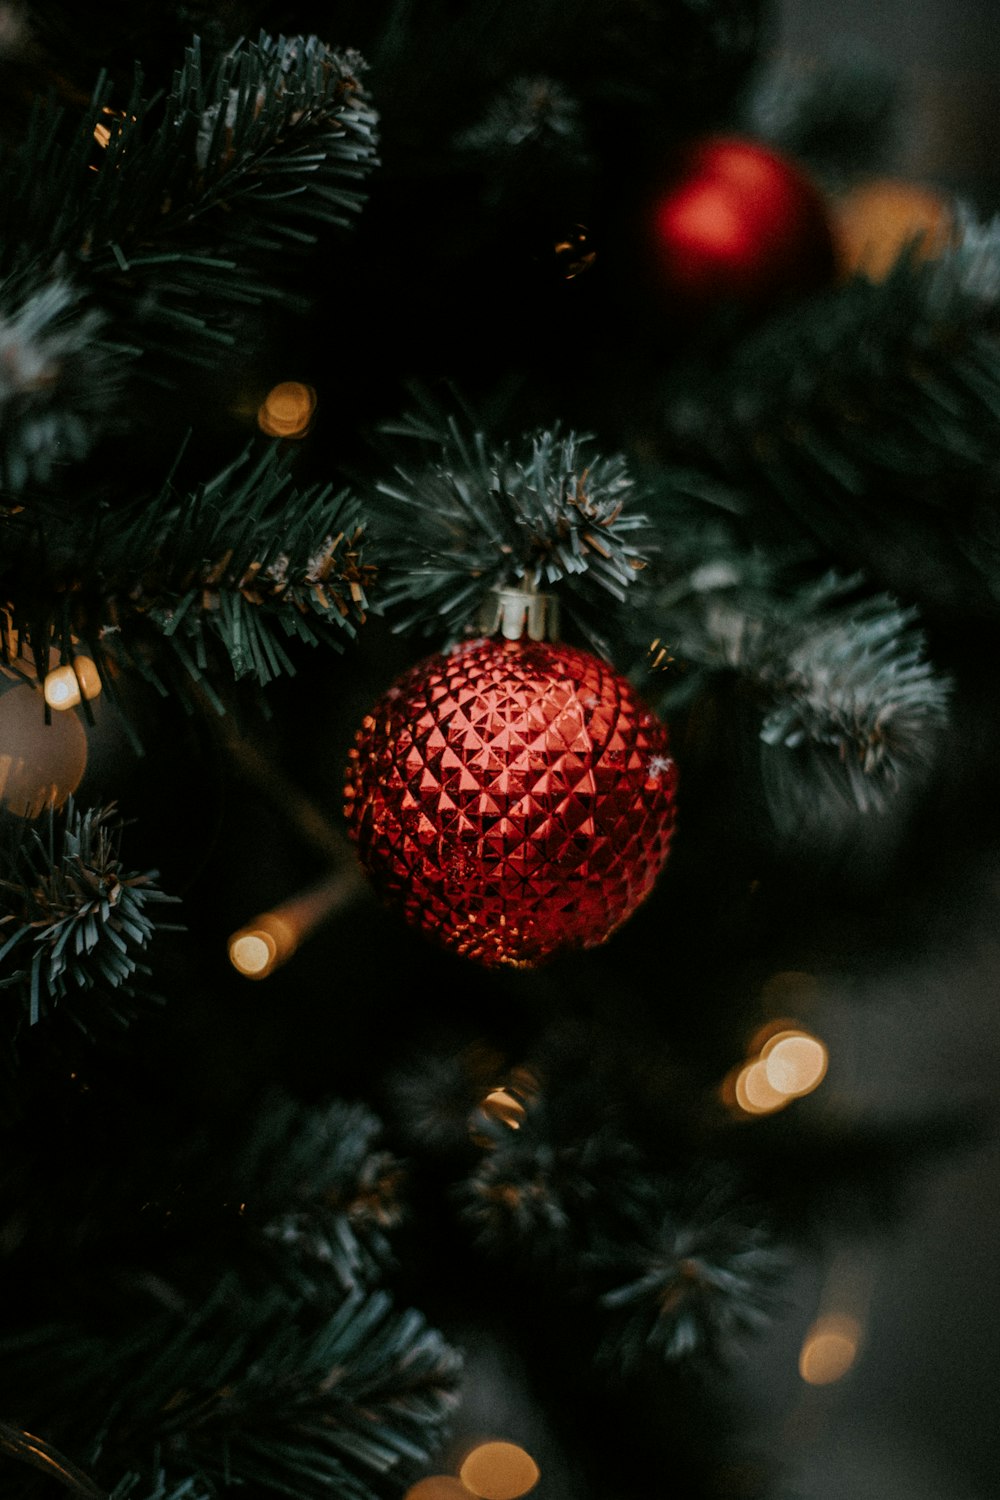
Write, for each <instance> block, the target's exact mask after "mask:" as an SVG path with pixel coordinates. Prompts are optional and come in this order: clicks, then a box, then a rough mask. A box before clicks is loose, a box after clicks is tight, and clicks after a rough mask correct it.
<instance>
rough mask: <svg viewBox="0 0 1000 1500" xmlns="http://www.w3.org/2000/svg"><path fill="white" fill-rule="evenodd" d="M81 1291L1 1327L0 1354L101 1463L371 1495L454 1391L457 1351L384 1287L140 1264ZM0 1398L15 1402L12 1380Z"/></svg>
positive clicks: (431, 1438) (413, 1449)
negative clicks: (27, 1320) (46, 1322)
mask: <svg viewBox="0 0 1000 1500" xmlns="http://www.w3.org/2000/svg"><path fill="white" fill-rule="evenodd" d="M90 1301H91V1305H92V1311H93V1320H92V1321H90V1322H84V1321H81V1322H79V1323H77V1324H73V1323H69V1324H58V1325H55V1324H54V1325H51V1326H48V1327H45V1326H40V1327H38V1328H37V1329H35V1330H32V1331H31V1332H30V1333H26V1334H24V1335H23V1336H21V1337H17V1336H14V1337H9V1338H6V1339H5V1340H4V1367H5V1371H6V1372H7V1376H8V1377H13V1376H14V1375H15V1372H16V1375H17V1377H18V1385H19V1386H20V1384H21V1383H22V1382H30V1383H31V1384H32V1385H33V1386H34V1385H35V1383H36V1382H41V1384H42V1386H43V1387H44V1388H45V1392H46V1394H45V1405H46V1408H47V1413H46V1415H47V1418H48V1420H47V1424H46V1425H47V1426H48V1428H49V1430H52V1429H58V1430H59V1431H60V1432H63V1433H65V1436H64V1437H63V1439H62V1441H63V1446H68V1445H69V1444H70V1443H71V1444H72V1446H73V1447H74V1448H75V1449H76V1450H77V1451H82V1452H83V1453H84V1461H85V1463H87V1464H88V1465H89V1466H90V1467H91V1468H92V1469H95V1468H96V1469H98V1470H99V1471H100V1472H101V1473H102V1474H105V1473H106V1474H108V1475H109V1476H110V1477H114V1478H117V1476H116V1475H115V1474H114V1466H115V1465H116V1464H119V1465H122V1466H123V1467H124V1464H129V1465H132V1464H134V1463H135V1461H136V1458H137V1457H138V1458H139V1459H140V1460H141V1458H142V1455H143V1454H144V1453H145V1455H147V1459H146V1468H145V1471H146V1472H147V1473H152V1472H155V1469H156V1466H157V1459H156V1454H157V1453H158V1454H160V1455H161V1458H160V1460H159V1462H161V1463H162V1462H164V1460H165V1461H166V1468H167V1472H168V1473H169V1472H171V1471H172V1472H173V1473H174V1474H175V1475H177V1476H183V1475H185V1474H192V1473H193V1474H195V1475H200V1476H201V1477H202V1479H203V1480H204V1481H207V1482H208V1483H209V1484H211V1483H212V1482H213V1481H214V1482H217V1483H229V1482H234V1481H235V1482H240V1481H243V1482H244V1483H245V1482H247V1481H252V1482H254V1483H256V1484H260V1485H269V1486H270V1487H271V1489H272V1492H277V1493H281V1494H290V1495H296V1496H317V1497H318V1496H322V1495H325V1494H326V1493H327V1492H328V1489H329V1487H330V1486H331V1485H332V1486H335V1487H336V1491H337V1493H339V1494H343V1495H347V1496H350V1497H352V1500H367V1497H369V1496H371V1495H372V1494H373V1489H372V1482H373V1481H375V1480H377V1479H378V1477H379V1476H380V1475H383V1474H386V1473H389V1472H392V1473H394V1474H396V1475H405V1474H406V1473H407V1472H410V1473H413V1472H414V1470H415V1469H416V1468H417V1467H418V1466H419V1465H420V1464H421V1463H423V1462H426V1460H427V1459H428V1457H429V1455H430V1451H431V1450H430V1448H429V1446H428V1445H429V1443H430V1444H433V1443H435V1442H436V1441H438V1440H439V1437H440V1429H441V1427H442V1424H443V1423H444V1422H445V1421H446V1419H447V1417H448V1415H449V1413H450V1410H451V1407H452V1405H453V1396H452V1394H451V1391H452V1387H453V1385H454V1382H455V1380H456V1377H457V1375H458V1369H459V1362H458V1357H457V1356H456V1354H455V1353H454V1351H452V1350H451V1349H449V1348H448V1346H447V1345H446V1344H445V1343H444V1341H443V1339H442V1338H441V1336H440V1335H439V1334H438V1333H436V1332H435V1331H434V1330H432V1329H430V1328H428V1326H427V1325H426V1323H425V1322H424V1320H423V1318H422V1317H421V1316H420V1315H419V1314H418V1313H416V1312H403V1313H399V1312H395V1311H394V1310H393V1308H392V1305H391V1300H390V1298H389V1297H388V1296H387V1295H386V1294H385V1293H384V1292H369V1293H366V1292H363V1291H360V1290H358V1291H356V1292H352V1293H349V1294H348V1295H346V1296H345V1297H343V1298H342V1299H338V1300H336V1301H331V1300H330V1298H329V1297H328V1296H327V1297H324V1296H322V1295H318V1296H316V1297H314V1298H312V1299H308V1300H306V1299H296V1298H293V1297H291V1296H290V1295H288V1294H287V1293H285V1292H283V1291H281V1290H280V1289H279V1288H276V1287H270V1288H264V1289H261V1288H260V1287H254V1286H252V1285H248V1284H246V1283H245V1282H242V1281H240V1280H239V1279H237V1278H236V1277H234V1276H231V1275H226V1276H223V1277H222V1278H221V1279H220V1281H219V1282H218V1284H217V1285H216V1286H215V1287H214V1288H213V1289H212V1290H211V1291H210V1292H209V1294H208V1296H207V1298H206V1299H205V1301H204V1302H202V1303H195V1302H193V1301H192V1300H191V1299H189V1298H188V1297H187V1296H185V1295H184V1293H183V1292H182V1291H181V1290H179V1289H178V1288H175V1287H172V1286H170V1285H168V1284H166V1283H165V1282H163V1281H161V1280H158V1279H156V1278H143V1277H134V1278H131V1279H126V1280H124V1281H122V1282H119V1283H118V1284H117V1285H108V1286H106V1287H103V1288H97V1289H95V1290H94V1291H93V1292H92V1294H91V1299H90ZM3 1384H4V1386H5V1387H7V1386H8V1380H7V1379H6V1378H5V1379H4V1381H3ZM36 1388H37V1387H36ZM4 1401H5V1403H6V1406H7V1408H8V1409H10V1408H11V1403H13V1404H14V1406H15V1407H19V1406H20V1405H21V1402H20V1401H19V1400H18V1397H17V1390H16V1389H15V1388H13V1387H10V1388H5V1390H4ZM88 1434H90V1436H88ZM120 1472H121V1470H120V1469H119V1473H120ZM11 1493H12V1494H13V1493H16V1492H15V1491H11ZM25 1493H26V1494H27V1493H29V1491H27V1490H25Z"/></svg>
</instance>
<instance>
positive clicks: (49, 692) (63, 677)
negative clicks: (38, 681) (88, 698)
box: [42, 662, 81, 713]
mask: <svg viewBox="0 0 1000 1500" xmlns="http://www.w3.org/2000/svg"><path fill="white" fill-rule="evenodd" d="M42 692H43V693H44V694H45V701H46V703H47V704H48V705H49V707H50V708H54V709H56V710H57V711H58V712H60V713H61V712H63V711H64V710H65V709H67V708H75V707H76V705H77V704H78V703H79V702H80V698H81V693H80V684H79V682H78V681H77V679H76V673H75V672H74V671H73V668H72V667H71V666H70V664H69V662H66V663H64V664H63V666H61V667H54V668H53V670H52V671H51V672H48V673H46V676H45V681H44V683H43V684H42Z"/></svg>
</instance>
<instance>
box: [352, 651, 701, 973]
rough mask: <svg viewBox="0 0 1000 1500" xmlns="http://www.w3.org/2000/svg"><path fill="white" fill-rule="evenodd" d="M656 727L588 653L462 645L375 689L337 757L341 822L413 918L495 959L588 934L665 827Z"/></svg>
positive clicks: (641, 869) (640, 871) (669, 782)
mask: <svg viewBox="0 0 1000 1500" xmlns="http://www.w3.org/2000/svg"><path fill="white" fill-rule="evenodd" d="M675 786H676V768H675V765H674V761H673V760H672V758H671V755H670V749H669V740H668V735H667V730H666V728H665V727H664V725H663V724H662V723H660V721H659V720H658V719H657V718H655V717H654V715H653V714H652V713H651V712H650V711H649V709H648V708H646V707H645V706H644V704H643V703H642V702H641V700H640V699H639V697H638V695H637V694H636V692H635V691H634V689H633V688H632V687H631V686H630V684H629V683H628V682H627V681H626V679H625V678H624V677H622V676H621V675H620V674H619V673H617V672H615V671H613V670H612V669H611V668H610V667H608V666H607V665H605V664H604V663H602V662H600V661H599V660H598V659H597V658H596V657H594V656H592V655H591V654H590V653H589V652H586V651H580V650H577V649H575V648H574V647H571V646H566V645H561V644H558V645H553V644H548V643H538V642H533V641H527V640H519V641H504V640H476V641H471V642H468V643H466V644H463V645H461V646H458V647H456V648H454V649H453V650H452V651H450V652H448V653H446V654H442V655H435V656H431V657H428V658H427V659H425V660H424V661H422V662H419V663H418V664H417V665H416V666H414V667H412V668H411V669H410V670H409V671H408V672H407V673H405V674H404V675H403V676H402V677H401V678H399V680H398V681H397V682H396V683H395V684H394V685H393V686H392V687H391V688H390V689H389V691H388V692H387V693H386V694H385V695H384V696H383V697H382V698H381V699H380V700H379V702H378V703H377V704H376V706H375V707H374V708H373V710H372V712H371V713H370V714H368V715H367V716H366V718H365V719H364V722H363V723H362V726H361V728H360V729H359V731H358V734H357V737H356V741H355V745H354V748H353V749H352V750H351V752H350V758H349V761H348V767H347V784H346V807H345V812H346V816H347V820H348V831H349V833H350V836H351V837H352V839H354V841H355V842H356V844H357V848H358V853H359V856H360V858H361V862H362V864H363V865H364V867H365V868H366V870H367V871H368V873H369V875H370V876H371V878H372V881H373V882H374V884H375V887H376V889H377V890H379V891H380V892H381V894H382V895H383V896H384V897H385V898H386V899H387V900H388V901H390V902H393V903H398V904H399V906H400V907H401V908H402V912H403V915H404V916H405V917H406V919H407V921H409V922H410V923H411V924H412V925H413V926H415V927H418V928H421V929H422V930H423V931H424V932H425V933H427V934H428V935H429V936H431V937H432V938H434V939H435V940H436V941H438V942H439V943H441V944H443V945H444V946H445V947H447V948H449V949H451V950H452V951H454V952H457V953H461V954H463V955H465V956H466V957H467V958H472V959H476V960H477V961H478V962H480V963H482V964H485V965H487V966H490V967H493V966H496V965H501V964H507V965H511V966H513V967H516V968H530V967H533V966H534V965H536V964H539V963H541V962H543V961H544V960H545V959H548V958H550V957H551V956H552V955H553V954H556V953H558V952H560V951H564V950H566V949H574V948H575V949H579V948H592V947H595V946H596V945H597V944H599V943H603V942H605V941H606V940H607V938H608V937H610V935H611V934H612V933H613V932H614V931H615V929H616V928H617V927H619V926H620V925H621V923H622V922H624V921H625V919H626V918H627V917H628V916H630V915H631V913H632V912H633V911H635V909H636V907H637V906H638V905H639V904H640V903H641V902H642V901H643V900H644V899H645V898H646V897H647V896H648V894H649V892H650V890H651V889H652V887H653V883H654V881H655V880H656V877H657V875H658V874H659V871H660V869H661V867H662V866H663V863H664V861H665V859H666V857H667V853H668V850H669V847H670V839H671V835H672V833H673V828H674V797H675Z"/></svg>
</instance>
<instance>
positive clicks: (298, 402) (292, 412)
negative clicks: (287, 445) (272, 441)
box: [257, 380, 316, 438]
mask: <svg viewBox="0 0 1000 1500" xmlns="http://www.w3.org/2000/svg"><path fill="white" fill-rule="evenodd" d="M315 409H316V392H315V391H314V390H313V388H312V386H311V385H303V383H302V382H301V381H300V380H283V381H282V382H281V384H280V385H276V386H273V387H272V389H271V390H269V391H268V393H267V395H266V396H265V397H264V400H263V401H262V402H261V404H260V406H259V408H258V410H257V426H258V427H259V428H260V430H261V432H263V433H266V434H267V436H268V437H281V438H300V437H305V435H306V433H307V432H308V431H309V425H310V423H311V422H312V416H313V412H314V411H315Z"/></svg>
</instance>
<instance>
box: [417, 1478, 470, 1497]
mask: <svg viewBox="0 0 1000 1500" xmlns="http://www.w3.org/2000/svg"><path fill="white" fill-rule="evenodd" d="M403 1500H469V1492H468V1490H467V1489H466V1488H465V1485H464V1484H463V1483H462V1481H461V1480H460V1479H456V1478H455V1476H454V1474H429V1475H428V1476H427V1478H426V1479H418V1480H417V1482H416V1484H411V1486H410V1488H409V1489H408V1490H407V1491H406V1494H405V1495H404V1496H403Z"/></svg>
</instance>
